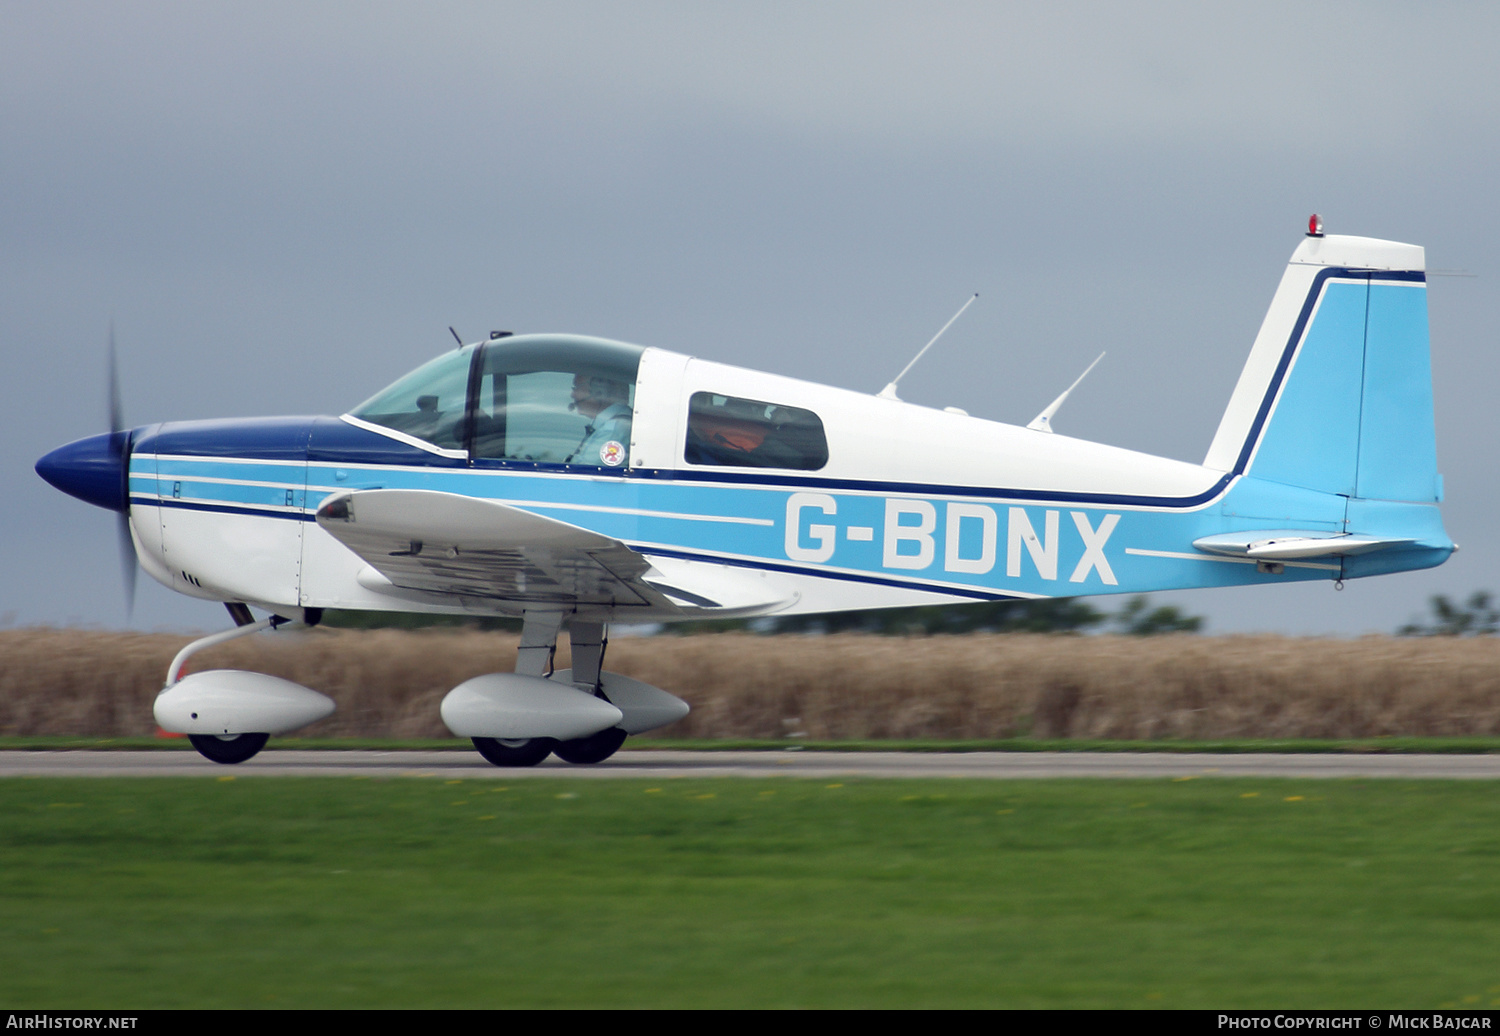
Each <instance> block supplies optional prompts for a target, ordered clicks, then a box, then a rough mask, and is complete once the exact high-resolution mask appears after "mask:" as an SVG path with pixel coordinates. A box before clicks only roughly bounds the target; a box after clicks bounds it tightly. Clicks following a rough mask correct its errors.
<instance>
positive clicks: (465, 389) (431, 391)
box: [349, 345, 476, 450]
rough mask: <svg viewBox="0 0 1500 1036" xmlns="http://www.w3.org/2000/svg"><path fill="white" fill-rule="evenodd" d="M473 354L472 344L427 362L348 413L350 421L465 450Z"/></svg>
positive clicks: (440, 445) (449, 447) (445, 447)
mask: <svg viewBox="0 0 1500 1036" xmlns="http://www.w3.org/2000/svg"><path fill="white" fill-rule="evenodd" d="M475 349H476V347H475V346H472V345H471V346H467V347H465V348H463V349H455V350H454V351H453V352H449V353H444V354H443V355H442V356H439V357H438V358H437V359H435V360H431V361H429V362H427V363H424V364H423V365H422V366H420V367H418V368H417V369H416V370H414V371H412V372H411V373H410V374H408V375H407V376H406V377H404V378H402V379H401V380H400V381H398V382H396V383H395V384H394V385H392V386H391V387H390V388H388V389H385V390H384V391H383V392H380V393H378V394H376V395H375V396H373V397H371V398H370V399H367V400H365V402H363V403H361V404H360V405H359V406H357V407H355V408H354V409H353V410H351V411H349V413H350V416H352V417H357V418H359V419H360V420H362V421H369V422H370V423H371V424H378V425H383V426H384V427H386V428H390V429H392V430H394V431H397V432H404V433H405V434H407V435H410V436H413V437H415V438H418V439H421V440H422V441H423V442H430V443H432V444H433V445H434V446H439V447H442V448H444V449H453V450H456V449H462V448H463V445H464V443H463V438H464V407H465V403H466V401H467V400H468V398H469V367H470V365H471V364H472V362H473V359H474V352H475Z"/></svg>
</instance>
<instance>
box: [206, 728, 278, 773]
mask: <svg viewBox="0 0 1500 1036" xmlns="http://www.w3.org/2000/svg"><path fill="white" fill-rule="evenodd" d="M270 738H271V735H270V734H236V735H234V736H233V737H221V736H219V735H217V734H189V735H188V740H189V741H191V742H192V743H193V747H194V748H196V749H197V750H198V754H199V755H201V756H203V758H205V759H212V760H213V761H214V762H216V763H224V764H225V765H229V764H232V763H242V762H244V761H245V760H246V759H249V758H250V757H251V756H253V755H254V754H255V753H256V752H259V751H260V750H261V749H262V748H265V747H266V742H267V741H269V740H270Z"/></svg>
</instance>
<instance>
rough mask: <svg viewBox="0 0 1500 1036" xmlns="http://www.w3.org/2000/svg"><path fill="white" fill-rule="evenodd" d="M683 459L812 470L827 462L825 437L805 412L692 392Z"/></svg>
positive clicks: (815, 418)
mask: <svg viewBox="0 0 1500 1036" xmlns="http://www.w3.org/2000/svg"><path fill="white" fill-rule="evenodd" d="M684 456H685V457H686V459H687V462H688V463H689V464H717V465H722V466H726V467H735V468H790V469H792V470H794V471H817V470H818V469H819V468H821V467H822V466H823V465H824V464H827V463H828V438H827V436H825V435H824V434H823V422H822V421H820V420H819V419H818V415H817V414H815V413H813V412H812V411H811V410H802V409H799V408H798V407H794V406H778V405H777V404H775V403H762V402H760V401H759V400H755V399H737V398H735V397H734V396H720V395H716V394H715V393H712V392H695V393H693V397H692V399H690V400H689V401H688V431H687V448H686V450H685V451H684Z"/></svg>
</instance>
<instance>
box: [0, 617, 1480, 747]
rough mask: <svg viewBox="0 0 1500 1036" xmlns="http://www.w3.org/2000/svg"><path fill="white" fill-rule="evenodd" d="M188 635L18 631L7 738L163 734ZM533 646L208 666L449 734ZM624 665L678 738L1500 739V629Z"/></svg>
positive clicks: (831, 652)
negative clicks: (665, 695)
mask: <svg viewBox="0 0 1500 1036" xmlns="http://www.w3.org/2000/svg"><path fill="white" fill-rule="evenodd" d="M187 639H188V638H185V637H178V636H171V635H166V634H136V633H98V632H80V631H74V630H53V629H29V630H8V631H0V734H10V735H16V734H60V735H72V736H99V737H122V736H131V735H143V734H151V733H153V732H154V731H155V726H154V724H153V722H152V719H151V701H152V698H153V697H154V696H155V695H156V692H157V691H158V690H159V689H160V686H161V682H162V679H163V677H164V675H165V673H166V669H167V665H168V663H169V662H170V661H171V658H172V656H173V654H174V653H175V652H176V651H177V650H178V649H179V648H181V646H182V645H183V644H184V643H186V641H187ZM515 646H516V638H515V637H514V636H510V635H505V634H490V633H475V632H452V631H431V632H420V633H412V632H402V631H395V630H383V631H352V630H325V629H318V630H310V631H304V632H297V633H291V632H280V633H275V634H269V635H257V636H255V637H252V638H248V639H246V640H241V641H236V642H233V643H230V644H227V645H224V646H221V647H219V648H215V649H212V650H210V651H206V652H203V653H202V654H200V655H198V656H197V657H195V658H194V659H193V661H192V663H191V665H190V668H194V669H209V668H237V669H253V670H256V671H260V672H266V673H272V674H275V675H277V676H282V677H285V678H287V679H290V680H295V681H297V682H298V683H301V684H304V685H306V686H308V687H312V688H315V689H316V690H320V691H322V692H324V693H326V694H329V695H331V696H332V697H333V698H334V699H335V700H336V701H337V702H338V704H339V709H338V712H336V713H335V714H334V716H333V717H332V718H330V719H328V720H326V721H324V722H323V723H320V724H318V725H317V726H315V727H310V728H308V729H307V731H306V733H307V734H308V735H321V736H365V737H446V736H448V734H447V730H446V729H445V728H444V727H443V725H442V721H441V720H440V719H439V718H438V702H439V701H441V700H442V697H443V695H444V694H446V693H447V691H448V690H449V689H450V688H451V687H453V686H455V685H456V684H458V683H460V682H462V681H463V680H465V679H468V678H469V677H471V676H475V675H478V674H479V673H485V672H495V671H504V670H508V669H509V668H510V667H511V665H512V662H513V660H514V657H515V655H514V652H515ZM566 654H567V652H566V648H564V649H562V650H561V651H560V655H561V656H562V657H560V658H559V660H558V665H559V666H560V667H561V666H565V665H566V664H567V658H566ZM608 668H609V669H611V670H613V671H616V672H620V673H625V674H627V675H629V676H633V677H635V678H637V679H640V680H644V681H646V682H647V683H651V684H655V685H656V686H658V687H661V688H664V689H666V690H668V691H671V692H673V693H674V694H677V695H680V696H681V697H683V698H685V699H686V700H688V701H689V702H691V703H692V705H693V713H692V714H691V715H690V716H689V717H688V718H687V719H686V720H684V721H683V722H681V723H678V724H676V725H675V726H673V727H671V728H669V729H667V730H665V731H662V732H661V733H662V734H664V735H667V736H674V735H675V736H683V737H708V738H728V737H753V738H780V737H785V736H788V735H790V734H800V735H803V736H806V737H809V738H815V739H845V738H997V737H1012V736H1016V735H1023V734H1034V735H1036V736H1040V737H1075V738H1127V739H1136V738H1191V739H1216V738H1254V737H1274V738H1298V737H1312V738H1353V737H1373V736H1378V735H1406V736H1481V735H1500V638H1475V639H1467V640H1457V639H1453V638H1427V639H1420V638H1392V637H1366V638H1363V639H1360V640H1310V639H1296V638H1290V637H1196V636H1175V637H1156V638H1131V637H1108V636H1103V637H1059V636H1038V635H1030V634H1008V635H992V634H981V635H974V636H964V637H925V638H912V639H903V638H894V637H873V636H865V635H858V634H843V635H837V636H829V637H799V636H783V637H756V636H750V635H744V634H720V635H706V636H698V637H680V638H679V637H656V638H650V639H616V640H615V641H614V642H613V643H612V644H611V645H610V649H609V660H608Z"/></svg>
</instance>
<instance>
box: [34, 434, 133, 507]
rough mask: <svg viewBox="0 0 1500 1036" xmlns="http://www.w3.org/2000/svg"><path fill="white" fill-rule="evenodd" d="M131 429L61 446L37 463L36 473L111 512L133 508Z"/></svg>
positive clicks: (69, 493) (67, 491) (87, 501)
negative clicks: (128, 488)
mask: <svg viewBox="0 0 1500 1036" xmlns="http://www.w3.org/2000/svg"><path fill="white" fill-rule="evenodd" d="M129 443H130V437H129V433H127V432H105V433H104V434H103V435H91V436H89V437H88V438H87V439H79V440H78V441H77V442H70V443H68V445H66V446H59V447H58V448H57V449H55V450H53V451H52V452H51V453H49V454H47V455H46V456H45V457H43V458H42V459H41V460H39V461H37V462H36V473H37V474H38V475H40V476H42V478H44V479H46V480H47V481H48V482H49V483H51V484H52V485H53V486H55V487H56V488H58V489H61V490H62V491H63V492H64V493H67V494H68V495H69V496H76V497H77V498H78V499H80V500H82V501H84V502H85V503H90V504H93V505H94V506H95V507H102V508H104V509H105V510H107V511H119V512H121V513H125V512H127V511H128V510H129V495H128V493H127V492H126V466H127V464H128V463H129V457H130V450H129Z"/></svg>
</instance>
